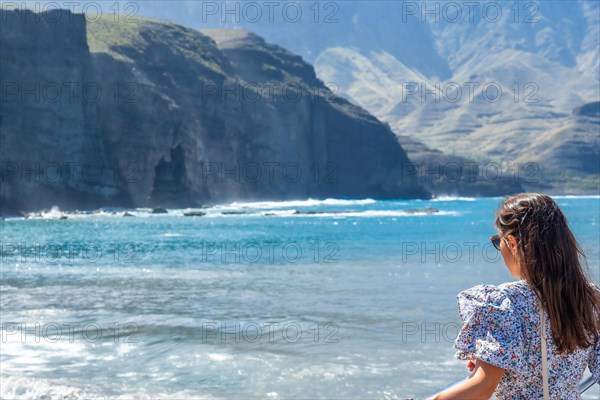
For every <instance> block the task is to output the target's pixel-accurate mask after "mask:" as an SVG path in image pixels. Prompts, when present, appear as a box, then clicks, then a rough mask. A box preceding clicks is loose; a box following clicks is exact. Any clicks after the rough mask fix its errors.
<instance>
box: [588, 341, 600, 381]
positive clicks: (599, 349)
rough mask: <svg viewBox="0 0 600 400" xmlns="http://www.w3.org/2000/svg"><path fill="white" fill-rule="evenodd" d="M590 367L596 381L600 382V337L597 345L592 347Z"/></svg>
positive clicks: (589, 359)
mask: <svg viewBox="0 0 600 400" xmlns="http://www.w3.org/2000/svg"><path fill="white" fill-rule="evenodd" d="M588 367H589V368H590V372H591V373H592V376H593V377H594V381H596V383H600V339H599V340H598V342H597V343H596V346H595V347H592V348H591V349H590V355H589V358H588Z"/></svg>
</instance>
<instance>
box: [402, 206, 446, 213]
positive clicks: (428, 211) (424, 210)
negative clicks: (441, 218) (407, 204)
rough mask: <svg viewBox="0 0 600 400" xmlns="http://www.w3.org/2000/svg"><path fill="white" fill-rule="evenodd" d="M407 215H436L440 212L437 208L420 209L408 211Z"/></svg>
mask: <svg viewBox="0 0 600 400" xmlns="http://www.w3.org/2000/svg"><path fill="white" fill-rule="evenodd" d="M405 212H406V213H407V214H435V213H438V212H440V210H438V209H437V208H433V207H429V208H420V209H412V210H406V211H405Z"/></svg>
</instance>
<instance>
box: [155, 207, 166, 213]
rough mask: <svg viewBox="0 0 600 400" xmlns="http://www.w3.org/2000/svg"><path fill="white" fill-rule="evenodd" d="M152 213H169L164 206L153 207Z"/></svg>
mask: <svg viewBox="0 0 600 400" xmlns="http://www.w3.org/2000/svg"><path fill="white" fill-rule="evenodd" d="M152 214H167V210H166V209H165V208H162V207H155V208H153V209H152Z"/></svg>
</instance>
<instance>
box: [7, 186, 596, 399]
mask: <svg viewBox="0 0 600 400" xmlns="http://www.w3.org/2000/svg"><path fill="white" fill-rule="evenodd" d="M556 200H557V202H558V203H559V205H560V206H561V207H562V208H563V210H564V212H565V213H566V215H567V217H568V219H569V222H570V224H571V226H572V229H573V230H574V232H575V234H576V236H577V238H578V240H579V241H580V242H581V244H582V245H583V248H584V250H585V251H586V254H587V259H588V266H589V269H590V276H591V278H592V280H593V281H594V282H596V283H600V254H599V244H600V229H599V228H600V198H599V197H556ZM500 201H501V199H500V198H485V199H471V198H447V199H444V198H442V199H437V200H431V201H414V200H411V201H408V200H395V201H373V200H369V199H367V200H352V201H351V200H325V201H317V200H306V201H297V202H265V203H237V204H232V205H229V206H220V207H214V208H211V209H209V210H205V211H207V215H205V216H203V217H186V216H184V215H183V213H184V212H185V211H186V210H169V213H168V214H151V213H150V212H149V210H141V209H140V210H133V211H129V212H130V213H131V214H133V217H123V216H122V214H123V211H119V212H117V213H116V214H112V212H111V210H107V211H105V212H101V213H99V214H92V215H68V219H62V220H61V219H59V218H57V217H58V216H59V215H61V213H60V212H59V211H56V210H55V211H52V212H49V213H46V214H44V215H42V216H40V217H39V218H30V219H7V220H4V221H2V222H0V229H1V234H2V236H1V241H2V268H1V283H0V290H1V292H0V295H1V298H0V305H1V308H2V314H1V320H2V321H1V322H2V343H1V344H0V346H1V347H0V348H1V351H0V378H1V384H0V390H1V396H2V398H20V397H27V398H32V397H33V398H35V397H42V396H47V398H98V397H102V398H207V399H211V398H272V399H284V398H338V399H339V398H353V399H363V398H400V399H403V398H406V397H409V396H414V397H415V398H423V397H425V396H426V395H428V394H431V393H432V392H434V391H436V389H438V388H440V387H443V386H445V385H447V384H448V383H450V382H452V381H453V380H456V379H458V378H460V377H462V376H464V375H465V374H466V372H467V369H466V368H465V365H464V363H463V362H459V361H456V360H454V358H453V354H454V350H453V347H452V344H453V341H454V338H455V336H456V333H457V332H458V328H459V327H460V324H459V322H460V320H459V316H458V311H457V307H456V295H457V293H458V292H460V291H462V290H464V289H466V288H469V287H471V286H474V285H476V284H480V283H488V284H500V283H502V282H506V281H511V280H514V278H512V277H510V275H509V274H508V271H507V269H506V267H505V266H504V263H503V262H502V260H501V258H500V256H499V254H498V253H497V252H496V250H494V249H493V248H492V247H491V245H490V244H489V237H490V236H491V235H493V234H494V233H495V231H494V228H493V218H494V212H495V210H496V208H497V207H498V205H499V203H500ZM430 207H432V208H435V209H437V210H439V212H436V213H427V212H423V211H419V212H416V213H415V212H414V211H409V212H407V210H424V209H426V208H430ZM188 211H189V210H188ZM598 394H599V392H598V390H597V387H596V388H595V389H593V392H592V393H590V396H591V397H590V396H588V398H598V397H600V396H598ZM594 396H597V397H594Z"/></svg>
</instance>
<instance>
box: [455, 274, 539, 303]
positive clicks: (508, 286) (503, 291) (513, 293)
mask: <svg viewBox="0 0 600 400" xmlns="http://www.w3.org/2000/svg"><path fill="white" fill-rule="evenodd" d="M532 295H533V292H532V290H531V289H530V287H529V284H528V283H527V281H525V280H520V281H516V282H506V283H503V284H500V285H497V286H496V285H488V284H482V285H476V286H473V287H471V288H469V289H466V290H463V291H462V292H460V293H459V294H458V296H457V298H458V300H459V303H460V302H461V301H471V302H480V303H486V304H489V305H498V304H505V305H508V304H507V303H509V302H510V303H515V302H517V303H520V302H523V301H527V300H529V299H531V298H532Z"/></svg>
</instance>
